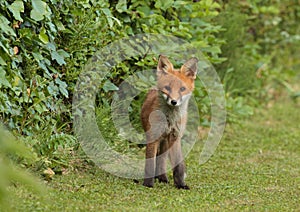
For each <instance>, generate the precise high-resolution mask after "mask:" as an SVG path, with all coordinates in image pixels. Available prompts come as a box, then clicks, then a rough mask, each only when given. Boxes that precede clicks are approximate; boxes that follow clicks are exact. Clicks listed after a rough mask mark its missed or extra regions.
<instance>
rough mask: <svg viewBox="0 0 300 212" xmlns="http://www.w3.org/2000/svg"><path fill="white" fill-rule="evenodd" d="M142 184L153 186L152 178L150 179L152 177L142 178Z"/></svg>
mask: <svg viewBox="0 0 300 212" xmlns="http://www.w3.org/2000/svg"><path fill="white" fill-rule="evenodd" d="M143 186H146V187H148V188H153V186H154V179H152V178H150V179H144V183H143Z"/></svg>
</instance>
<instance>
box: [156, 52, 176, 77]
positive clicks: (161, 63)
mask: <svg viewBox="0 0 300 212" xmlns="http://www.w3.org/2000/svg"><path fill="white" fill-rule="evenodd" d="M172 70H173V65H172V63H171V62H170V61H169V59H168V58H167V57H166V56H164V55H159V60H158V65H157V74H158V75H159V74H167V73H168V72H169V71H172Z"/></svg>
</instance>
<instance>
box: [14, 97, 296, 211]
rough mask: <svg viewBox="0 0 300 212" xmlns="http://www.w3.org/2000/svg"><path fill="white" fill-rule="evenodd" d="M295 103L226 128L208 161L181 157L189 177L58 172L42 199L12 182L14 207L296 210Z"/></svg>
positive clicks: (195, 156) (196, 150) (194, 155)
mask: <svg viewBox="0 0 300 212" xmlns="http://www.w3.org/2000/svg"><path fill="white" fill-rule="evenodd" d="M299 141H300V111H299V104H298V105H297V104H294V103H292V102H289V101H282V102H278V103H276V104H275V105H273V107H271V108H264V109H257V110H256V112H255V115H254V116H253V117H251V119H249V120H245V121H241V124H240V125H239V124H232V125H228V126H227V127H226V132H225V134H224V137H223V139H222V141H221V143H220V145H219V146H218V148H217V151H216V152H215V154H214V156H213V157H212V158H211V159H210V161H209V162H207V163H206V164H204V165H202V166H200V165H199V164H198V161H199V155H200V152H201V148H200V147H201V145H200V144H199V145H198V144H196V145H195V147H194V149H193V150H192V152H191V153H190V155H189V156H188V158H187V159H186V164H187V171H188V177H187V179H186V181H187V184H188V185H189V186H190V187H191V190H188V191H187V190H177V189H176V188H174V186H173V183H171V184H170V185H165V184H159V183H156V184H155V188H153V189H149V188H145V187H143V186H141V185H140V184H136V183H134V182H133V181H132V180H128V179H121V178H118V177H115V176H112V175H110V174H107V173H105V172H103V171H102V170H99V169H96V168H94V169H87V170H86V171H85V172H83V171H81V172H71V173H69V174H66V175H55V176H54V178H53V180H52V181H51V182H50V183H48V184H47V186H46V195H45V197H43V198H41V197H38V196H37V195H34V194H32V193H30V192H28V190H27V189H26V188H24V187H22V186H11V187H10V188H9V192H10V193H11V194H13V195H12V196H13V198H11V201H10V205H11V211H102V210H103V211H203V210H205V211H207V210H209V211H210V210H219V211H226V210H228V211H229V210H230V211H233V210H234V211H235V210H238V211H239V210H251V211H300V142H299Z"/></svg>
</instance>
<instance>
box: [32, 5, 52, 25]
mask: <svg viewBox="0 0 300 212" xmlns="http://www.w3.org/2000/svg"><path fill="white" fill-rule="evenodd" d="M31 2H32V10H31V12H30V17H31V18H32V19H33V20H35V21H41V20H43V19H44V17H47V18H50V15H51V10H50V8H49V7H48V5H47V4H46V3H45V2H43V1H41V0H31Z"/></svg>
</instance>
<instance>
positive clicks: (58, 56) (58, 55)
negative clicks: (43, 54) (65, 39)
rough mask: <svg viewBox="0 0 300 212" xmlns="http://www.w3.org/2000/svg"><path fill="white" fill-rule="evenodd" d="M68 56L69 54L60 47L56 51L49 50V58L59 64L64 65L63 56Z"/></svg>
mask: <svg viewBox="0 0 300 212" xmlns="http://www.w3.org/2000/svg"><path fill="white" fill-rule="evenodd" d="M66 57H69V54H68V53H67V52H65V51H64V50H62V49H59V50H57V51H51V58H52V60H55V61H56V62H57V63H58V64H59V65H65V64H66V62H65V58H66Z"/></svg>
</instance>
